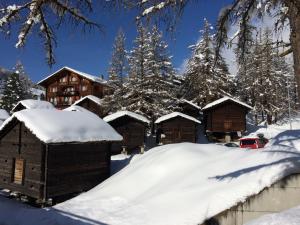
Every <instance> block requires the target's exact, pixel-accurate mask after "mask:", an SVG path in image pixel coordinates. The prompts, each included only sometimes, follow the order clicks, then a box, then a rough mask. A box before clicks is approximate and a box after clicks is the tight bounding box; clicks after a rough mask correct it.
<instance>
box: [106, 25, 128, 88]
mask: <svg viewBox="0 0 300 225" xmlns="http://www.w3.org/2000/svg"><path fill="white" fill-rule="evenodd" d="M126 55H127V53H126V50H125V35H124V33H123V31H122V29H120V30H119V31H118V34H117V37H116V39H115V42H114V45H113V52H112V58H111V62H110V67H109V69H108V74H109V81H110V82H112V83H114V84H116V85H118V86H120V85H122V84H123V82H124V78H125V75H126V69H127V60H126Z"/></svg>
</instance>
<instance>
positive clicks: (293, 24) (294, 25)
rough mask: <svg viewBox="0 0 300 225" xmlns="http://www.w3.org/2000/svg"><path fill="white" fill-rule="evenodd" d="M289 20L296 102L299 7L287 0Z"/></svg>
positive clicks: (299, 66)
mask: <svg viewBox="0 0 300 225" xmlns="http://www.w3.org/2000/svg"><path fill="white" fill-rule="evenodd" d="M288 2H289V3H288V7H289V20H290V30H291V35H290V41H291V46H292V51H293V57H294V72H295V79H296V84H297V96H298V101H297V102H298V104H299V103H300V102H299V101H300V9H299V6H298V7H297V6H296V4H298V3H297V1H296V3H295V2H294V1H288Z"/></svg>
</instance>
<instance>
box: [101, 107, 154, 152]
mask: <svg viewBox="0 0 300 225" xmlns="http://www.w3.org/2000/svg"><path fill="white" fill-rule="evenodd" d="M103 120H104V121H105V122H107V123H109V124H110V125H111V126H112V127H113V128H114V129H116V131H117V132H118V133H119V134H121V135H122V136H123V141H122V142H120V143H113V144H112V154H119V153H121V152H122V150H125V151H126V152H132V151H133V150H136V149H140V148H144V144H145V139H146V130H147V127H148V126H149V124H150V121H149V120H148V119H147V118H146V117H144V116H142V115H139V114H137V113H134V112H129V111H119V112H116V113H113V114H111V115H108V116H106V117H104V118H103Z"/></svg>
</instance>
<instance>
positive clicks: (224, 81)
mask: <svg viewBox="0 0 300 225" xmlns="http://www.w3.org/2000/svg"><path fill="white" fill-rule="evenodd" d="M211 29H212V27H211V25H210V23H209V22H208V21H207V20H206V19H205V20H204V29H203V30H202V31H201V33H202V39H201V40H200V41H199V42H198V43H196V44H195V45H193V46H191V49H192V51H193V52H192V57H191V58H190V59H189V61H188V66H187V72H186V82H185V84H184V89H185V94H184V97H185V98H187V99H188V100H192V101H193V102H196V103H198V104H199V105H200V106H202V107H203V106H204V105H206V104H207V103H210V102H211V101H213V100H216V99H217V98H220V97H222V96H224V95H230V91H231V86H232V85H233V82H232V78H231V77H230V74H229V72H228V67H227V65H226V63H225V60H224V58H223V57H222V56H219V57H218V58H217V59H216V56H215V53H214V52H215V51H214V39H213V35H212V34H211Z"/></svg>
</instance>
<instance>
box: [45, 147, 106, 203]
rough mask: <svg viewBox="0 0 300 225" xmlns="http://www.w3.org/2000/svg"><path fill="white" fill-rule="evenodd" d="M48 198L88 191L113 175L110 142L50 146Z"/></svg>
mask: <svg viewBox="0 0 300 225" xmlns="http://www.w3.org/2000/svg"><path fill="white" fill-rule="evenodd" d="M46 170H47V171H46V173H47V181H46V183H47V187H46V189H47V198H53V197H57V196H61V195H66V194H70V193H78V192H81V191H87V190H89V189H91V188H93V187H94V186H96V185H98V184H99V183H101V182H102V181H103V180H105V179H106V178H108V177H109V175H110V144H109V143H104V142H103V143H82V144H80V143H76V144H75V143H74V144H71V143H68V144H57V145H55V144H53V145H48V163H47V169H46Z"/></svg>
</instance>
